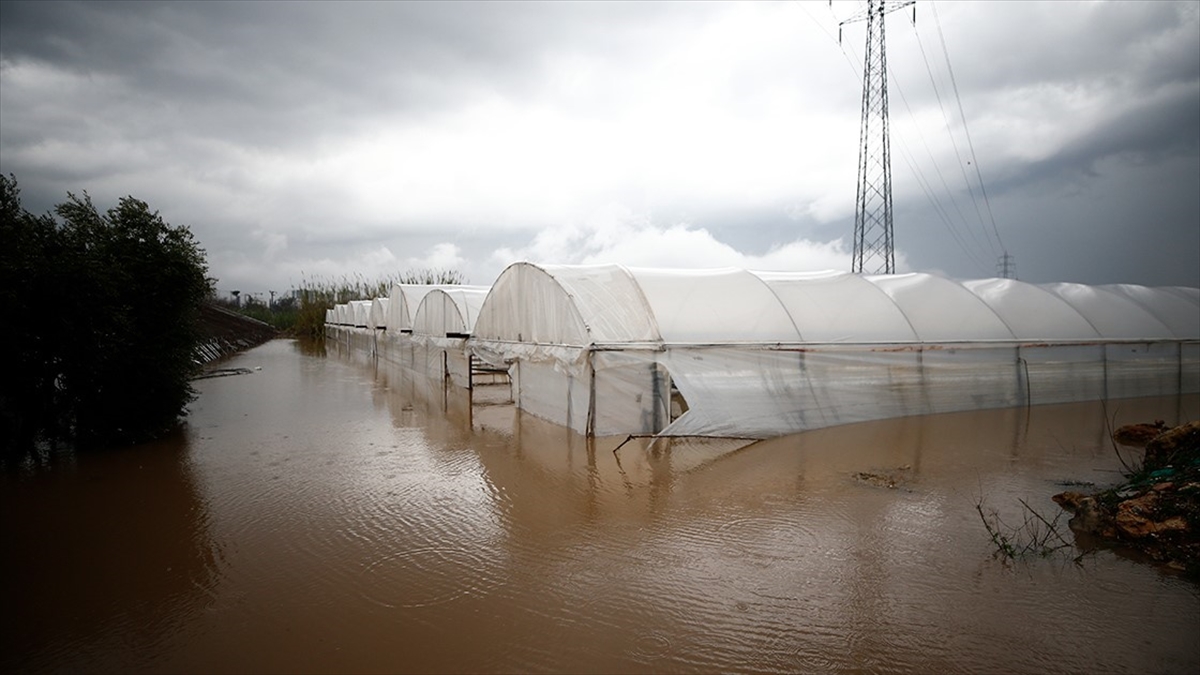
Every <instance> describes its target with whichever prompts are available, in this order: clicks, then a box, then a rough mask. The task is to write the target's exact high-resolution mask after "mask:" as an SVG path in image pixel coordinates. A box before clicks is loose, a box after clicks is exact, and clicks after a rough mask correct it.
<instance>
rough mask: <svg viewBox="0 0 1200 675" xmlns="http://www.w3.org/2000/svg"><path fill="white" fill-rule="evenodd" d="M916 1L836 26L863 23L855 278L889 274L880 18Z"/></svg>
mask: <svg viewBox="0 0 1200 675" xmlns="http://www.w3.org/2000/svg"><path fill="white" fill-rule="evenodd" d="M909 5H913V22H914V23H915V22H916V18H917V15H916V12H917V9H916V6H915V5H916V2H915V0H907V1H906V2H887V1H886V0H867V9H866V11H865V12H861V13H859V14H858V15H856V16H853V17H850V18H849V19H846V20H845V21H843V22H841V23H840V24H838V35H839V39H840V36H841V27H842V26H843V25H845V24H847V23H853V22H855V21H862V20H864V19H865V20H866V22H867V48H866V56H865V57H864V58H863V94H862V122H861V133H860V136H859V145H858V197H857V199H856V203H855V208H854V258H853V261H852V263H851V265H852V267H851V270H850V271H851V272H854V273H855V274H893V273H895V271H896V251H895V244H894V241H893V237H892V149H891V140H890V138H889V137H888V95H887V51H886V49H885V46H884V30H883V29H884V21H883V17H884V15H885V14H888V13H890V12H894V11H896V10H898V9H902V8H904V7H908V6H909Z"/></svg>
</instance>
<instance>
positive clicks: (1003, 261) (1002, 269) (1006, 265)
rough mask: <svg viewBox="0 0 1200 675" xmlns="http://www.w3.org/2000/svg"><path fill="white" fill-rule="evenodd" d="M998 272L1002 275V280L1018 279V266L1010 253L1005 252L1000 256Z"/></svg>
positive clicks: (997, 266)
mask: <svg viewBox="0 0 1200 675" xmlns="http://www.w3.org/2000/svg"><path fill="white" fill-rule="evenodd" d="M996 271H997V272H999V273H1000V276H1001V278H1004V279H1016V278H1017V264H1016V261H1014V260H1013V257H1012V255H1010V254H1009V252H1008V251H1005V252H1004V255H1002V256H1000V259H999V260H998V261H996Z"/></svg>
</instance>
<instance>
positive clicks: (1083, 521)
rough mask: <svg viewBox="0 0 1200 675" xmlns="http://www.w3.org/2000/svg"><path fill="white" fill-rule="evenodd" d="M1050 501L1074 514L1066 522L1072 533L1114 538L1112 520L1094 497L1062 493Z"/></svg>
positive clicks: (1078, 493) (1079, 493) (1075, 493)
mask: <svg viewBox="0 0 1200 675" xmlns="http://www.w3.org/2000/svg"><path fill="white" fill-rule="evenodd" d="M1051 499H1053V500H1054V503H1056V504H1058V505H1059V506H1061V507H1062V508H1064V509H1066V510H1067V511H1070V512H1071V513H1073V514H1074V515H1073V516H1071V520H1070V521H1068V522H1067V526H1068V527H1070V528H1071V531H1072V532H1077V533H1079V532H1082V533H1085V534H1090V535H1095V536H1099V537H1110V538H1111V537H1114V536H1116V530H1115V529H1114V528H1113V526H1112V519H1111V518H1110V517H1109V515H1108V514H1107V513H1105V512H1104V509H1103V507H1102V506H1101V505H1100V503H1099V502H1097V501H1096V498H1095V497H1092V496H1089V495H1085V494H1083V493H1081V492H1063V493H1060V494H1056V495H1054V496H1053V497H1051Z"/></svg>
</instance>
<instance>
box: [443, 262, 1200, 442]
mask: <svg viewBox="0 0 1200 675" xmlns="http://www.w3.org/2000/svg"><path fill="white" fill-rule="evenodd" d="M466 348H467V349H469V350H470V352H471V353H472V354H474V355H475V356H477V357H478V358H480V359H483V360H485V361H487V362H489V363H491V364H493V365H495V366H497V367H507V368H508V369H509V372H510V374H511V376H512V388H513V399H514V401H515V403H516V405H517V406H518V407H520V408H521V409H523V410H525V411H526V412H529V413H531V414H534V415H536V416H538V417H541V418H543V419H546V420H549V421H552V422H556V423H558V424H561V425H564V426H567V427H570V428H572V429H574V430H576V431H578V432H580V433H584V434H588V435H610V434H660V435H668V436H725V437H745V438H764V437H770V436H777V435H782V434H787V433H793V432H798V431H803V430H807V429H815V428H820V427H827V426H834V425H839V424H846V423H851V422H859V421H865V420H872V419H882V418H889V417H900V416H907V415H924V414H933V413H941V412H953V411H960V410H968V409H979V408H998V407H1011V406H1023V405H1036V404H1045V403H1063V402H1071V401H1084V400H1104V399H1116V398H1125V397H1136V396H1151V395H1173V394H1179V393H1195V392H1197V391H1200V290H1197V289H1189V288H1148V287H1142V286H1128V285H1120V286H1084V285H1080V284H1046V285H1033V284H1028V283H1024V282H1020V281H1015V280H1011V279H986V280H978V281H967V282H957V281H952V280H949V279H946V278H943V277H939V276H936V275H932V274H922V273H914V274H900V275H887V276H859V275H853V274H848V273H841V272H821V273H777V272H770V273H768V272H749V271H745V270H737V269H721V270H651V269H636V268H627V267H623V266H619V265H594V266H557V265H535V264H531V263H516V264H514V265H511V266H510V267H508V268H507V269H506V270H505V271H504V272H503V273H502V274H501V275H500V277H499V278H498V279H497V280H496V283H495V285H494V286H493V287H492V290H491V292H490V293H489V294H488V295H487V298H486V301H484V302H483V304H482V306H481V307H480V309H479V313H478V318H477V320H476V322H475V326H474V331H473V332H472V337H471V338H470V340H468V341H467V342H466Z"/></svg>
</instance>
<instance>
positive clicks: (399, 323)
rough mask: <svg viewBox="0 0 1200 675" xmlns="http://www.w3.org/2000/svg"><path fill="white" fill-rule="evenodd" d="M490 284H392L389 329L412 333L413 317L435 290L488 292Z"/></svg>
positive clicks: (388, 314)
mask: <svg viewBox="0 0 1200 675" xmlns="http://www.w3.org/2000/svg"><path fill="white" fill-rule="evenodd" d="M488 288H489V287H488V286H466V285H438V284H429V285H423V284H396V285H394V286H392V294H391V296H389V298H388V310H387V321H388V323H387V330H388V332H390V333H393V334H397V333H402V332H403V333H411V332H412V330H413V323H412V322H413V319H414V318H415V317H416V314H417V309H418V308H419V307H420V306H421V301H422V300H423V299H424V298H425V295H426V294H428V293H429V292H430V291H434V290H482V291H483V292H484V293H485V294H486V293H487V290H488Z"/></svg>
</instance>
